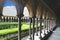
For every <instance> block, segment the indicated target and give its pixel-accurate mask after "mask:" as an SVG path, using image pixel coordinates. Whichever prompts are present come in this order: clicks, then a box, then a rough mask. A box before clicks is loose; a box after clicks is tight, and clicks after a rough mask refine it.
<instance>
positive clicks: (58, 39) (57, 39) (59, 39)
mask: <svg viewBox="0 0 60 40" xmlns="http://www.w3.org/2000/svg"><path fill="white" fill-rule="evenodd" d="M48 40H60V27H57V28H56V30H55V31H53V33H52V35H51V36H50V37H49V38H48Z"/></svg>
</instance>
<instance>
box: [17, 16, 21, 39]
mask: <svg viewBox="0 0 60 40" xmlns="http://www.w3.org/2000/svg"><path fill="white" fill-rule="evenodd" d="M18 40H21V17H19V18H18Z"/></svg>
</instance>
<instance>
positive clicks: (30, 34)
mask: <svg viewBox="0 0 60 40" xmlns="http://www.w3.org/2000/svg"><path fill="white" fill-rule="evenodd" d="M31 23H32V18H30V28H29V36H30V38H29V39H30V40H32V36H31Z"/></svg>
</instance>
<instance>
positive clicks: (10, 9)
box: [3, 6, 17, 16]
mask: <svg viewBox="0 0 60 40" xmlns="http://www.w3.org/2000/svg"><path fill="white" fill-rule="evenodd" d="M3 15H4V16H16V15H17V10H16V7H15V6H5V7H4V8H3Z"/></svg>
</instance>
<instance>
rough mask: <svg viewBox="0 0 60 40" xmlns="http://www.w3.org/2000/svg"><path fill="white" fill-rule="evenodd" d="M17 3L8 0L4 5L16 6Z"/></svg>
mask: <svg viewBox="0 0 60 40" xmlns="http://www.w3.org/2000/svg"><path fill="white" fill-rule="evenodd" d="M14 5H15V4H14V3H13V2H12V1H10V0H8V1H7V2H6V3H5V4H4V7H5V6H14Z"/></svg>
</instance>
